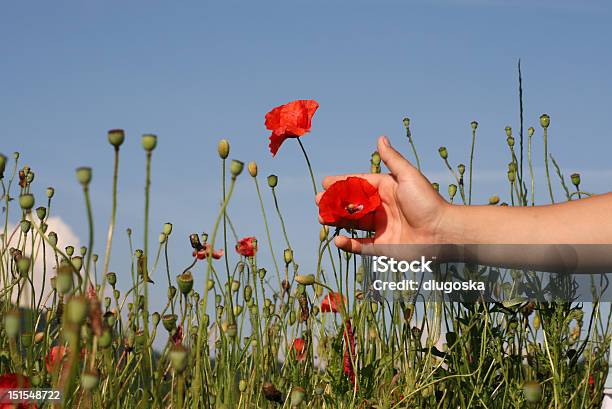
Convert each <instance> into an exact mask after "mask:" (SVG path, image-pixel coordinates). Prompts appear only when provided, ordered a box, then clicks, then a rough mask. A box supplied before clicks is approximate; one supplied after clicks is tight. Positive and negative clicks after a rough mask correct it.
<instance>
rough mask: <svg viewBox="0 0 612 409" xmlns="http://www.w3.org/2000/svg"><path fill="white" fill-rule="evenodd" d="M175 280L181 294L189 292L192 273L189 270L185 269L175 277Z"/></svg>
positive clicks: (191, 286) (191, 284) (191, 283)
mask: <svg viewBox="0 0 612 409" xmlns="http://www.w3.org/2000/svg"><path fill="white" fill-rule="evenodd" d="M176 282H177V284H178V288H179V290H181V293H182V294H183V295H187V294H189V292H190V291H191V289H192V288H193V275H192V274H191V271H186V272H184V273H183V274H179V275H178V276H177V277H176Z"/></svg>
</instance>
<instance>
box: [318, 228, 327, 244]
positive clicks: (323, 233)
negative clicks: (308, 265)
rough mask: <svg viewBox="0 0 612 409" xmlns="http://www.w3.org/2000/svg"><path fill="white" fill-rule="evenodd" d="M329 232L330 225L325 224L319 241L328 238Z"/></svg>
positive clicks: (320, 232) (320, 231)
mask: <svg viewBox="0 0 612 409" xmlns="http://www.w3.org/2000/svg"><path fill="white" fill-rule="evenodd" d="M328 234H329V227H327V226H323V227H321V230H319V241H322V242H323V241H325V240H327V235H328Z"/></svg>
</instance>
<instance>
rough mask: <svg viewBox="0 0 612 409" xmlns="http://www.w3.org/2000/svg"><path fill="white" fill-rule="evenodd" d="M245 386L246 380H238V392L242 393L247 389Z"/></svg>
mask: <svg viewBox="0 0 612 409" xmlns="http://www.w3.org/2000/svg"><path fill="white" fill-rule="evenodd" d="M247 386H248V384H247V381H245V380H244V379H241V380H240V382H238V390H239V391H240V393H244V392H245V391H246V389H247Z"/></svg>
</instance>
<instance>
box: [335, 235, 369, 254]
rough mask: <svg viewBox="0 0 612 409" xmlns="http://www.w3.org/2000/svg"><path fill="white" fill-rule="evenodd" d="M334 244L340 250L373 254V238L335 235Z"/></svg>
mask: <svg viewBox="0 0 612 409" xmlns="http://www.w3.org/2000/svg"><path fill="white" fill-rule="evenodd" d="M334 244H336V247H338V248H339V249H341V250H344V251H348V252H349V253H355V254H363V255H373V254H372V250H373V246H372V245H373V244H374V239H373V238H357V239H352V238H350V237H346V236H336V238H334Z"/></svg>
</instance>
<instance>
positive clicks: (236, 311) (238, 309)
mask: <svg viewBox="0 0 612 409" xmlns="http://www.w3.org/2000/svg"><path fill="white" fill-rule="evenodd" d="M242 309H243V308H242V305H234V316H236V317H237V316H239V315H240V314H242Z"/></svg>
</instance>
